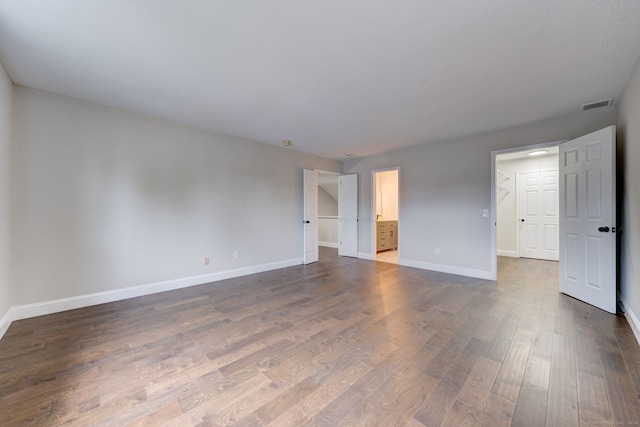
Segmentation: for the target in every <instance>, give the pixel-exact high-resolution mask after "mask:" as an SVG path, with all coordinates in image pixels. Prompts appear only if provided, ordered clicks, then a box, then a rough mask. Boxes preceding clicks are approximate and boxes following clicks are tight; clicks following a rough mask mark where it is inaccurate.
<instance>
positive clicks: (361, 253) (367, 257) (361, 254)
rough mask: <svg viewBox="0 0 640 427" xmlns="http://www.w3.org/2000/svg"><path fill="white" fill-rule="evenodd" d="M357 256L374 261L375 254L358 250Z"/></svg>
mask: <svg viewBox="0 0 640 427" xmlns="http://www.w3.org/2000/svg"><path fill="white" fill-rule="evenodd" d="M358 258H360V259H368V260H369V261H375V260H376V256H375V255H372V254H370V253H367V252H358Z"/></svg>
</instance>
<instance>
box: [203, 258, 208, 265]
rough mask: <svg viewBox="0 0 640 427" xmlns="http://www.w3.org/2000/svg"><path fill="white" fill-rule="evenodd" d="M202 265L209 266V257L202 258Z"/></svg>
mask: <svg viewBox="0 0 640 427" xmlns="http://www.w3.org/2000/svg"><path fill="white" fill-rule="evenodd" d="M204 265H209V257H205V258H204Z"/></svg>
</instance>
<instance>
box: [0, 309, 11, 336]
mask: <svg viewBox="0 0 640 427" xmlns="http://www.w3.org/2000/svg"><path fill="white" fill-rule="evenodd" d="M12 310H13V308H10V309H9V311H7V312H6V313H5V314H4V316H2V319H0V339H2V337H3V336H4V334H5V333H6V332H7V329H9V326H10V325H11V322H13V311H12Z"/></svg>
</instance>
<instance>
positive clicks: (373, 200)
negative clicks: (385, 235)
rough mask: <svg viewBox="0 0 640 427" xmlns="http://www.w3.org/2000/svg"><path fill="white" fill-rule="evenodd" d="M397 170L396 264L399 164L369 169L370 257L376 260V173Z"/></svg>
mask: <svg viewBox="0 0 640 427" xmlns="http://www.w3.org/2000/svg"><path fill="white" fill-rule="evenodd" d="M395 170H397V171H398V264H400V235H401V234H400V166H392V167H388V168H382V169H372V170H371V259H372V260H374V261H375V260H376V255H377V251H376V247H377V242H376V240H377V239H376V237H377V230H376V212H377V210H376V173H377V172H387V171H395Z"/></svg>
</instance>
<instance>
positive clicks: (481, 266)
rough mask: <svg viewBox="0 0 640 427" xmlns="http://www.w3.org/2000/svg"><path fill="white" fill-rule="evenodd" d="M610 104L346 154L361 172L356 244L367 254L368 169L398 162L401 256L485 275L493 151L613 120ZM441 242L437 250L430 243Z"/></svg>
mask: <svg viewBox="0 0 640 427" xmlns="http://www.w3.org/2000/svg"><path fill="white" fill-rule="evenodd" d="M615 118H616V112H615V109H613V108H606V109H602V110H594V111H589V112H584V113H582V112H581V113H578V114H575V115H571V116H565V117H560V118H556V119H553V120H547V121H543V122H539V123H533V124H528V125H523V126H519V127H515V128H510V129H505V130H501V131H496V132H489V133H485V134H481V135H475V136H471V137H467V138H461V139H457V140H452V141H445V142H442V143H440V144H436V145H423V146H418V147H414V148H408V149H403V150H398V151H394V152H389V153H385V154H380V155H376V156H369V157H365V158H360V159H350V160H347V161H345V171H344V172H345V173H357V174H358V175H359V207H358V208H359V218H360V221H359V236H358V239H359V251H360V252H361V253H363V255H368V256H372V255H373V254H372V250H371V249H372V248H371V224H372V205H371V170H374V169H383V168H389V167H396V166H398V167H400V200H399V206H400V214H399V223H400V224H401V225H402V231H400V232H399V234H398V235H399V237H400V249H399V257H400V260H401V262H404V263H405V264H407V265H415V266H423V267H428V268H432V269H438V270H441V271H450V272H459V273H461V274H468V275H473V276H477V277H487V276H488V275H489V273H490V271H491V260H492V257H494V256H495V254H494V253H491V233H492V232H493V231H492V230H493V228H492V226H491V224H490V217H488V218H484V217H483V216H482V210H483V209H489V208H490V206H491V174H492V170H491V151H492V150H500V149H507V148H512V147H519V146H526V145H532V144H537V143H542V142H549V141H556V140H561V139H570V138H575V137H578V136H580V135H584V134H587V133H589V132H592V131H594V130H597V129H601V128H603V127H606V126H609V125H612V124H615V120H616V119H615ZM436 247H438V248H440V254H436V253H435V248H436Z"/></svg>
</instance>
